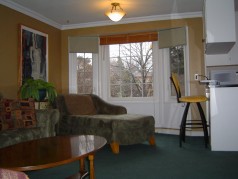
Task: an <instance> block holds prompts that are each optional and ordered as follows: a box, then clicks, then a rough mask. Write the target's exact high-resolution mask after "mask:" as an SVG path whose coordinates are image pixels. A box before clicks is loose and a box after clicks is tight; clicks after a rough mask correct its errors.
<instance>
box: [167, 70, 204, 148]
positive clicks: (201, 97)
mask: <svg viewBox="0 0 238 179" xmlns="http://www.w3.org/2000/svg"><path fill="white" fill-rule="evenodd" d="M170 80H171V81H172V84H173V85H174V88H175V91H176V94H177V102H178V103H181V102H182V103H187V104H186V107H185V110H184V113H183V117H182V121H181V124H180V133H179V144H180V147H181V146H182V141H184V142H185V132H186V128H187V126H189V128H203V133H204V141H205V147H207V145H208V143H209V138H208V131H207V127H208V125H207V121H206V117H205V115H204V112H203V109H202V106H201V104H200V102H205V101H207V100H208V99H207V97H206V96H204V95H198V96H181V91H180V85H179V80H178V77H177V74H175V73H172V74H171V77H170ZM190 103H196V104H197V107H198V110H199V113H200V116H201V121H200V120H199V122H197V121H198V120H193V121H190V122H188V121H187V115H188V110H189V107H190ZM193 125H194V126H193Z"/></svg>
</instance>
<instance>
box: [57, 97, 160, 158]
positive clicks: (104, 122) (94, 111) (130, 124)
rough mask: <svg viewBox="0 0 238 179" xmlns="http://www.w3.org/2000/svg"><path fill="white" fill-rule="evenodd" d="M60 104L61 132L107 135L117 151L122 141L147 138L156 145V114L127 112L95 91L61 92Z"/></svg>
mask: <svg viewBox="0 0 238 179" xmlns="http://www.w3.org/2000/svg"><path fill="white" fill-rule="evenodd" d="M56 105H57V108H58V109H59V111H60V114H61V117H60V121H59V126H58V132H57V135H71V134H74V135H76V134H78V135H79V134H87V135H99V136H103V137H105V138H106V139H107V142H108V143H109V144H110V145H111V148H112V151H113V152H114V153H119V145H130V144H136V143H141V142H143V141H146V140H148V141H149V143H150V144H151V145H155V140H154V131H155V126H154V125H155V121H154V117H153V116H147V115H138V114H127V110H126V108H125V107H123V106H118V105H113V104H109V103H107V102H105V101H104V100H102V99H101V98H100V97H98V96H97V95H94V94H87V95H78V94H66V95H58V97H57V100H56Z"/></svg>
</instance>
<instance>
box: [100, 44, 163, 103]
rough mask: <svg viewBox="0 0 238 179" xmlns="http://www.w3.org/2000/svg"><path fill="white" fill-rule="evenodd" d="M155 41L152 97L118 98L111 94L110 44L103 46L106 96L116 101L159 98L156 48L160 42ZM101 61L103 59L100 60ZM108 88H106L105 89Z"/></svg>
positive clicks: (138, 100)
mask: <svg viewBox="0 0 238 179" xmlns="http://www.w3.org/2000/svg"><path fill="white" fill-rule="evenodd" d="M152 43H153V49H152V53H153V58H152V62H153V96H152V97H121V98H117V97H111V95H110V76H109V75H108V74H110V57H109V45H104V46H102V47H101V48H102V52H103V55H102V56H103V59H104V60H102V61H104V63H105V64H104V67H105V68H104V71H103V75H102V77H103V78H105V79H106V80H105V85H104V86H102V91H104V92H105V93H106V98H107V99H108V100H110V101H116V102H120V101H122V102H143V101H145V102H148V101H154V100H155V99H157V97H158V94H157V93H158V91H157V89H158V87H157V86H158V83H155V81H156V77H157V75H158V63H159V62H158V60H157V57H158V55H157V52H156V49H158V45H157V44H158V42H157V41H156V42H152ZM100 61H101V60H100ZM156 85H157V86H156ZM105 88H106V89H105Z"/></svg>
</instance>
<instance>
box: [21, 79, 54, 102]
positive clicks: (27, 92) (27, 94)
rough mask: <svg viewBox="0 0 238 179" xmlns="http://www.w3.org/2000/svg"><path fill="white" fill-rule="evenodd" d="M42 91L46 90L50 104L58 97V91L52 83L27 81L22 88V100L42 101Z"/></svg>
mask: <svg viewBox="0 0 238 179" xmlns="http://www.w3.org/2000/svg"><path fill="white" fill-rule="evenodd" d="M42 90H43V91H44V90H45V92H46V95H47V99H48V100H49V102H50V103H53V102H54V100H55V98H56V96H57V91H56V89H55V87H54V85H53V84H52V83H49V82H46V81H44V80H41V79H37V80H34V79H27V80H25V82H24V83H23V85H22V86H21V88H20V95H21V98H22V99H28V98H33V99H34V100H36V101H40V100H41V99H40V91H42Z"/></svg>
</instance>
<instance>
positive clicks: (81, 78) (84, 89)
mask: <svg viewBox="0 0 238 179" xmlns="http://www.w3.org/2000/svg"><path fill="white" fill-rule="evenodd" d="M77 60H78V68H77V87H78V93H79V94H82V93H92V90H93V63H92V53H77Z"/></svg>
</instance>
